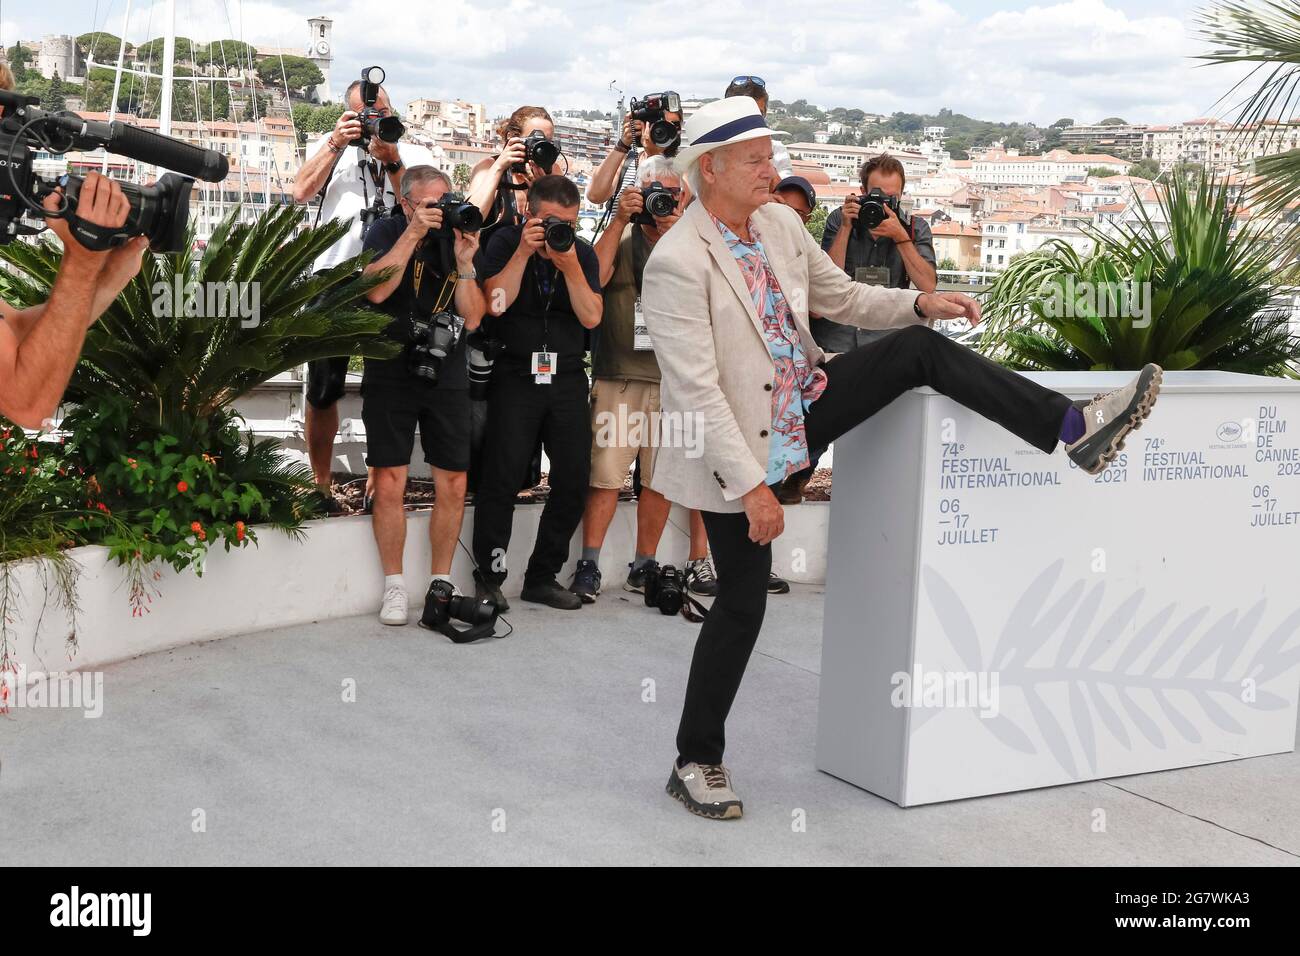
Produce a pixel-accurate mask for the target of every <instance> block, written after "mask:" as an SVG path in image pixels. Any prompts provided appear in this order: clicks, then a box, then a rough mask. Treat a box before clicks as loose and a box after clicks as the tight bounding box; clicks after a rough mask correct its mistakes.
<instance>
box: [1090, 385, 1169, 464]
mask: <svg viewBox="0 0 1300 956" xmlns="http://www.w3.org/2000/svg"><path fill="white" fill-rule="evenodd" d="M1163 378H1164V370H1163V369H1161V368H1160V366H1159V365H1147V366H1146V367H1145V368H1143V369H1142V371H1141V373H1139V375H1138V384H1137V388H1136V389H1134V391H1133V400H1132V401H1131V402H1129V406H1128V408H1127V409H1126V410H1125V414H1124V415H1121V416H1120V417H1119V418H1117V419H1115V420H1114V421H1113V422H1111V423H1110V424H1109V425H1107V426H1106V427H1105V428H1103V429H1102V430H1101V431H1099V432H1097V433H1096V434H1095V435H1093V436H1092V437H1091V438H1089V439H1088V440H1087V441H1085V442H1083V443H1082V444H1080V445H1079V447H1078V448H1074V449H1072V450H1071V451H1070V452H1069V455H1070V458H1071V459H1072V460H1073V461H1074V463H1075V464H1076V465H1078V466H1079V468H1080V469H1081V470H1083V471H1086V472H1087V473H1088V474H1090V475H1100V474H1101V473H1102V472H1103V471H1105V470H1106V466H1107V465H1109V464H1110V463H1111V462H1112V461H1114V460H1115V456H1116V455H1118V454H1119V453H1120V452H1121V451H1123V450H1124V442H1125V441H1126V440H1127V438H1128V436H1129V433H1130V432H1133V431H1136V430H1137V429H1138V428H1141V427H1142V423H1143V422H1144V421H1146V419H1147V416H1149V415H1150V414H1151V409H1152V408H1154V407H1155V404H1156V398H1157V397H1158V396H1159V394H1160V384H1161V382H1162V381H1163Z"/></svg>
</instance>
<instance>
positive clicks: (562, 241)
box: [542, 216, 578, 252]
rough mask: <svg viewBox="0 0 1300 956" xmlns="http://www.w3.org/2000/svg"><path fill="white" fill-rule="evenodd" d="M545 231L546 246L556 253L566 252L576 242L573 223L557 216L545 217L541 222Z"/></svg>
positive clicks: (576, 234) (576, 233)
mask: <svg viewBox="0 0 1300 956" xmlns="http://www.w3.org/2000/svg"><path fill="white" fill-rule="evenodd" d="M542 226H543V227H544V228H545V229H546V244H547V245H548V246H550V247H551V248H552V249H554V250H555V251H556V252H568V251H569V250H570V249H571V248H572V247H573V243H574V242H575V241H577V238H578V232H577V230H576V229H574V227H573V223H571V222H569V221H568V220H567V219H561V218H560V217H559V216H547V217H546V218H545V219H543V220H542Z"/></svg>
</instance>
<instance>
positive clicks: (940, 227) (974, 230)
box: [930, 222, 982, 238]
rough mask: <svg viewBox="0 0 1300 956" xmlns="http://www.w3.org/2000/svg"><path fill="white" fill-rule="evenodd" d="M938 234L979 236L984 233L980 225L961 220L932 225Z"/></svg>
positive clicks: (934, 232) (932, 230)
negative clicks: (964, 222) (968, 223)
mask: <svg viewBox="0 0 1300 956" xmlns="http://www.w3.org/2000/svg"><path fill="white" fill-rule="evenodd" d="M930 232H932V233H933V234H934V235H936V236H972V237H975V238H978V237H979V236H980V235H981V234H982V233H981V232H980V227H979V226H972V225H965V226H963V225H962V224H961V223H959V222H937V223H935V224H934V225H933V226H931V227H930Z"/></svg>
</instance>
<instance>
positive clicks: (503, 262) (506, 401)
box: [474, 176, 602, 612]
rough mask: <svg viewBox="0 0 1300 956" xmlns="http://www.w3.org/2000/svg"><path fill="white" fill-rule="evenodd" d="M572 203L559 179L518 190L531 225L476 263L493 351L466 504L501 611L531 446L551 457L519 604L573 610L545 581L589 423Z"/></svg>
mask: <svg viewBox="0 0 1300 956" xmlns="http://www.w3.org/2000/svg"><path fill="white" fill-rule="evenodd" d="M579 200H580V196H579V194H578V187H577V186H575V185H574V184H573V183H572V182H571V181H570V180H568V179H565V178H564V177H563V176H543V177H541V178H540V179H538V180H537V181H536V182H534V183H533V185H532V187H531V188H530V189H529V190H528V208H529V210H530V211H531V216H532V218H530V219H528V220H527V222H525V223H524V224H522V225H518V226H501V227H500V228H498V229H496V230H495V231H494V232H493V233H492V236H491V238H490V239H488V240H487V244H486V247H485V248H484V250H483V251H482V252H481V253H480V255H479V264H478V265H479V269H478V271H479V275H480V276H481V277H482V280H483V283H484V293H485V294H486V296H487V302H488V309H489V311H490V314H491V315H493V316H496V317H498V318H496V319H494V321H493V325H494V328H495V330H496V335H497V337H498V338H499V339H500V340H501V342H502V343H503V346H504V348H503V351H502V353H501V354H500V355H499V356H498V357H497V359H496V363H495V365H494V366H493V368H492V377H491V382H490V384H489V387H488V399H487V404H488V409H487V436H488V437H487V443H486V447H485V448H484V451H483V465H482V469H483V472H482V476H481V478H480V480H479V486H478V491H477V494H476V496H475V500H474V560H475V561H476V563H477V564H478V572H477V574H478V593H477V597H479V598H486V599H488V600H490V601H492V602H493V603H494V604H495V605H496V607H497V609H498V610H499V611H502V612H505V611H507V610H509V606H508V604H507V603H506V600H505V597H504V596H503V595H502V594H501V585H502V583H503V582H504V581H505V579H506V568H505V564H504V557H505V554H506V550H507V549H508V548H509V546H510V532H511V526H512V521H513V516H514V510H515V494H516V493H517V492H518V491H519V484H520V480H521V479H522V477H523V475H524V473H525V470H526V469H527V467H528V463H529V460H530V459H531V458H532V455H533V450H534V449H535V448H536V447H537V442H538V439H539V438H540V439H541V440H542V442H543V443H544V445H545V448H546V454H547V456H548V457H549V458H550V465H551V468H550V475H549V479H548V484H549V486H550V493H549V495H548V497H547V499H546V506H545V508H543V510H542V515H541V520H540V522H539V525H538V528H537V540H536V543H535V544H534V546H533V553H532V557H531V558H530V559H529V562H528V568H527V570H526V571H525V573H524V581H523V585H524V586H523V593H522V595H521V596H522V597H523V599H524V600H525V601H534V602H537V603H541V604H548V605H550V606H551V607H555V608H564V609H568V610H573V609H577V608H580V607H582V600H581V598H579V597H578V595H576V594H574V593H572V592H571V591H568V590H566V589H565V588H564V587H562V586H561V585H560V583H559V582H558V581H557V580H556V575H558V574H559V573H560V568H561V567H563V565H564V562H565V560H566V559H567V558H568V556H569V542H570V539H571V538H572V537H573V532H574V531H575V530H576V529H577V527H578V523H579V522H580V521H581V520H582V509H583V504H584V500H585V498H586V492H587V476H588V472H589V468H590V458H591V419H590V410H589V408H588V404H587V372H586V369H585V367H584V358H585V354H586V341H585V340H586V333H587V330H588V329H593V328H595V327H596V326H597V325H599V324H600V319H601V309H602V303H601V293H600V266H599V263H598V261H597V258H596V253H595V251H594V250H593V249H592V248H591V246H589V245H588V244H587V243H585V242H583V241H582V240H580V239H577V238H576V223H577V218H578V206H579Z"/></svg>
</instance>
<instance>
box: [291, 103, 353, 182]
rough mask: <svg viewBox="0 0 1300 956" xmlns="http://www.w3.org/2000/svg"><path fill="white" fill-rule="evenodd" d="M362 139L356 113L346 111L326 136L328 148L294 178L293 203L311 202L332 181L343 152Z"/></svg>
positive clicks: (324, 148) (324, 147)
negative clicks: (331, 176)
mask: <svg viewBox="0 0 1300 956" xmlns="http://www.w3.org/2000/svg"><path fill="white" fill-rule="evenodd" d="M360 136H361V121H360V120H359V119H357V114H356V113H354V112H353V111H352V110H345V111H344V113H343V115H341V116H340V117H339V118H338V121H337V122H335V124H334V128H333V129H332V130H330V132H329V135H328V136H327V137H326V141H325V145H324V146H322V147H320V148H319V149H318V150H316V152H315V153H313V154H312V155H311V156H310V157H309V158H308V160H307V161H306V162H305V163H303V164H302V168H301V169H299V170H298V174H297V175H296V176H294V179H293V201H294V202H298V203H305V202H310V201H311V199H312V197H313V196H315V195H316V194H317V193H318V192H320V191H321V189H322V187H324V185H325V183H326V182H327V181H328V180H329V177H330V172H331V171H332V170H333V169H334V166H335V164H337V163H338V161H339V157H340V156H342V155H343V150H345V149H347V148H348V147H349V146H350V145H352V143H353V142H355V141H356V140H357V139H358V138H359V137H360Z"/></svg>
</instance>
